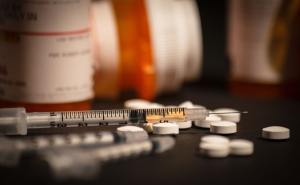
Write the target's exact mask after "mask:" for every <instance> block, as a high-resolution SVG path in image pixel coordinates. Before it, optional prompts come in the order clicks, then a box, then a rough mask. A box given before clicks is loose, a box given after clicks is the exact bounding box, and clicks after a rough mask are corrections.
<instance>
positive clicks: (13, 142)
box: [0, 131, 149, 167]
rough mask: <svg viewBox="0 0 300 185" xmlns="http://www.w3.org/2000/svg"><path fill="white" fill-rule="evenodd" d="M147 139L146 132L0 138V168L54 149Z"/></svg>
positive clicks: (88, 146) (104, 132)
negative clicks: (23, 156) (22, 157)
mask: <svg viewBox="0 0 300 185" xmlns="http://www.w3.org/2000/svg"><path fill="white" fill-rule="evenodd" d="M148 138H149V136H148V133H147V132H146V131H137V132H130V131H127V132H119V131H117V132H109V131H102V132H87V133H81V134H64V135H49V136H35V137H26V138H22V139H10V138H7V137H4V136H2V137H0V146H1V150H0V166H2V165H4V166H9V167H13V166H16V165H17V164H18V162H19V160H20V158H21V156H22V155H30V154H37V153H40V152H43V151H49V150H54V149H74V148H85V149H88V148H92V147H94V148H95V147H96V148H97V147H100V146H107V145H112V144H119V143H131V142H136V141H144V140H147V139H148Z"/></svg>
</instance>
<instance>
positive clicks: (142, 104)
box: [124, 99, 151, 109]
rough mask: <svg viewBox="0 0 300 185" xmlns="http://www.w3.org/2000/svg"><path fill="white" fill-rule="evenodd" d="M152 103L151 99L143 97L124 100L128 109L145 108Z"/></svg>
mask: <svg viewBox="0 0 300 185" xmlns="http://www.w3.org/2000/svg"><path fill="white" fill-rule="evenodd" d="M150 104H151V102H150V101H147V100H143V99H131V100H127V101H125V102H124V107H125V108H126V109H144V108H146V107H148V106H149V105H150Z"/></svg>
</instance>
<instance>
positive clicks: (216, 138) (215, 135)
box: [124, 99, 290, 158]
mask: <svg viewBox="0 0 300 185" xmlns="http://www.w3.org/2000/svg"><path fill="white" fill-rule="evenodd" d="M124 107H125V108H128V109H142V108H145V109H146V108H163V107H166V108H174V107H186V108H195V107H202V108H205V107H204V106H201V105H195V104H193V103H192V102H191V101H185V102H182V103H181V104H179V105H167V106H164V105H162V104H159V103H155V102H149V101H146V100H140V99H132V100H128V101H126V102H125V103H124ZM208 111H209V113H210V114H209V116H207V117H206V118H205V119H204V120H194V121H186V122H176V123H170V122H168V123H151V125H152V124H153V126H152V130H151V131H152V132H153V134H157V135H169V134H178V133H179V130H180V129H188V128H190V127H192V125H195V126H196V127H199V128H202V129H209V130H210V132H211V133H212V135H206V136H203V137H201V139H200V142H199V154H200V155H201V156H205V157H210V158H224V157H227V156H229V155H232V156H249V155H252V154H253V152H254V144H253V142H252V141H249V140H246V139H231V140H230V139H229V138H228V137H226V136H228V135H230V134H234V133H236V132H237V123H239V122H240V121H241V114H240V113H239V111H238V110H235V109H231V108H219V109H214V110H208ZM128 129H129V130H131V131H133V130H135V129H134V128H132V127H130V128H129V127H128ZM140 129H141V128H136V130H137V131H140ZM148 132H149V131H148ZM262 137H263V138H264V139H268V140H286V139H288V138H289V137H290V130H289V129H288V128H284V127H280V126H270V127H266V128H263V129H262Z"/></svg>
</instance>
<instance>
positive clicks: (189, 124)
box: [175, 121, 192, 129]
mask: <svg viewBox="0 0 300 185" xmlns="http://www.w3.org/2000/svg"><path fill="white" fill-rule="evenodd" d="M175 124H177V125H178V127H179V129H186V128H191V127H192V121H184V122H176V123H175Z"/></svg>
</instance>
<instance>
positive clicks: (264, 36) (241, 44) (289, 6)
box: [227, 0, 300, 98]
mask: <svg viewBox="0 0 300 185" xmlns="http://www.w3.org/2000/svg"><path fill="white" fill-rule="evenodd" d="M228 2H229V4H228V40H227V42H228V48H227V49H228V55H229V60H230V64H231V74H230V75H231V77H230V83H229V87H230V89H231V91H232V92H235V93H238V94H244V95H251V96H257V97H264V98H274V97H298V98H299V97H300V56H299V49H300V34H299V33H300V29H299V28H300V24H299V23H300V21H299V20H300V19H299V18H300V13H299V10H300V1H298V0H267V1H260V0H243V1H240V0H229V1H228Z"/></svg>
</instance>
